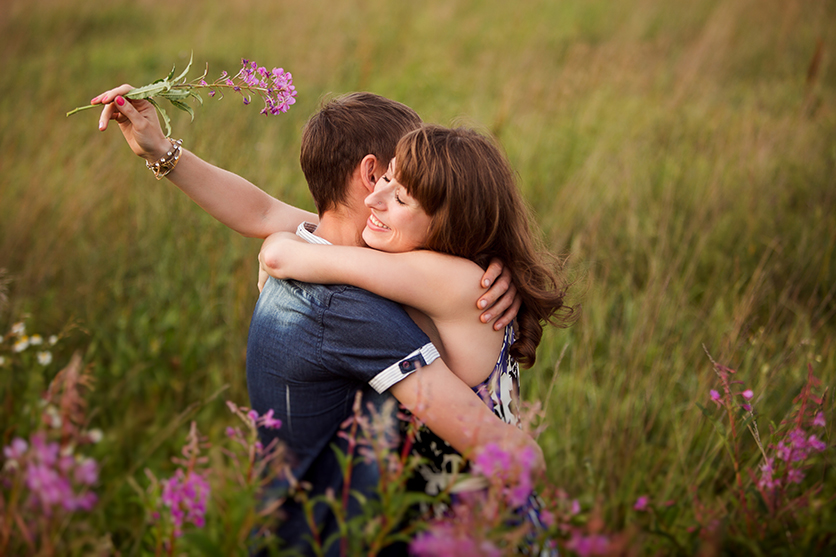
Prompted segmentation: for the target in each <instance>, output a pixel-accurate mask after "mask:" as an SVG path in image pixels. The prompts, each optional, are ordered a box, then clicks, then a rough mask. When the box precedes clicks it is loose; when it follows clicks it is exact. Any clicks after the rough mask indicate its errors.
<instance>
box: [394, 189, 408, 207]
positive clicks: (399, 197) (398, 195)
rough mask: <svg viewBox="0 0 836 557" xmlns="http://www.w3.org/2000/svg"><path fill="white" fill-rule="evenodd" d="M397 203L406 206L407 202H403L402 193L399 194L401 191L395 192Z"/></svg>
mask: <svg viewBox="0 0 836 557" xmlns="http://www.w3.org/2000/svg"><path fill="white" fill-rule="evenodd" d="M395 201H397V202H398V205H406V203H405V202H403V201H401V196H400V192H399V191H396V192H395Z"/></svg>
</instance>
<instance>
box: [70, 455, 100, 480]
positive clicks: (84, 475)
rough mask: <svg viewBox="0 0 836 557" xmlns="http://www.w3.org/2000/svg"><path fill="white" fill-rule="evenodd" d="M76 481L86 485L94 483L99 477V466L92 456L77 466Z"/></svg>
mask: <svg viewBox="0 0 836 557" xmlns="http://www.w3.org/2000/svg"><path fill="white" fill-rule="evenodd" d="M74 478H75V481H77V482H78V483H81V484H84V485H93V484H94V483H96V481H98V479H99V467H98V466H97V465H96V461H95V460H93V459H92V458H85V459H84V460H82V461H81V462H80V463H79V464H78V465H77V466H76V468H75V473H74Z"/></svg>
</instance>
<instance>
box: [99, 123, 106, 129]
mask: <svg viewBox="0 0 836 557" xmlns="http://www.w3.org/2000/svg"><path fill="white" fill-rule="evenodd" d="M104 128H105V125H104V123H102V122H99V129H100V130H103V129H104Z"/></svg>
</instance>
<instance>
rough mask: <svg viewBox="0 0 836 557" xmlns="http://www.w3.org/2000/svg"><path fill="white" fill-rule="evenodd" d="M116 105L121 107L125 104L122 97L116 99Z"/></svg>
mask: <svg viewBox="0 0 836 557" xmlns="http://www.w3.org/2000/svg"><path fill="white" fill-rule="evenodd" d="M116 104H118V105H119V106H122V105H123V104H125V99H123V98H122V97H116Z"/></svg>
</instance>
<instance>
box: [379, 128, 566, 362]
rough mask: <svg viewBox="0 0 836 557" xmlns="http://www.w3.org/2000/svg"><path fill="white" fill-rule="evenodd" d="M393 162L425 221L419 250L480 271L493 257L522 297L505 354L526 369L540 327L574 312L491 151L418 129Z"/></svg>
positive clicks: (443, 131) (469, 134) (446, 133)
mask: <svg viewBox="0 0 836 557" xmlns="http://www.w3.org/2000/svg"><path fill="white" fill-rule="evenodd" d="M395 160H396V165H395V172H396V175H395V178H396V179H397V180H398V182H400V183H401V184H403V186H404V187H405V188H406V190H407V191H408V192H409V195H411V196H412V197H413V198H415V199H416V200H417V201H418V202H419V203H420V204H421V206H422V207H423V209H424V210H425V211H426V212H427V214H428V215H429V216H430V217H432V224H431V225H430V231H429V236H428V238H427V241H426V243H425V245H424V246H423V247H424V248H426V249H430V250H433V251H438V252H442V253H448V254H451V255H457V256H459V257H465V258H467V259H470V260H471V261H473V262H475V263H476V264H477V265H479V266H480V267H482V268H483V269H484V268H486V267H487V265H488V263H489V262H490V260H491V258H492V257H496V258H498V259H500V260H501V261H502V262H503V264H504V265H505V266H506V267H507V268H508V269H509V270H510V272H511V276H512V278H513V282H514V285H515V286H516V288H517V291H518V292H519V294H520V296H521V298H522V306H521V308H520V311H519V313H518V314H517V335H516V341H515V342H514V344H513V346H512V347H511V354H512V355H513V356H514V357H515V358H516V359H517V361H518V362H519V363H520V364H521V365H524V366H525V367H530V366H531V365H532V364H534V361H535V359H536V350H537V345H538V344H540V339H541V338H542V336H543V326H544V325H545V324H546V323H550V324H552V325H556V326H562V327H565V326H567V325H568V324H569V323H570V322H571V321H572V317H573V315H574V310H573V308H571V307H569V306H566V305H564V301H563V299H564V295H565V294H566V289H567V282H566V281H565V279H564V277H563V276H562V275H561V274H560V273H559V272H558V271H556V270H555V267H554V265H552V264H550V262H551V263H554V262H556V258H555V257H554V256H552V255H550V254H548V253H547V252H546V251H545V250H544V249H542V245H541V242H540V241H539V238H538V236H536V235H535V234H534V232H533V231H532V228H531V222H532V219H531V217H530V214H529V213H530V212H529V209H528V206H527V205H526V203H525V202H524V200H523V198H522V195H521V194H520V191H519V188H518V187H517V184H516V180H515V174H514V172H513V171H512V170H511V167H510V165H509V163H508V161H507V160H506V158H505V156H504V154H503V153H502V151H501V150H500V148H499V146H498V145H497V144H496V143H495V142H494V141H493V140H491V139H490V138H488V137H486V136H484V135H481V134H480V133H478V132H476V131H474V130H471V129H466V128H454V129H450V128H444V127H441V126H435V125H424V126H422V127H421V128H419V129H417V130H414V131H412V132H410V133H408V134H407V135H405V136H404V137H403V138H401V140H400V142H399V143H398V147H397V149H396V151H395ZM550 260H551V261H550Z"/></svg>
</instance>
